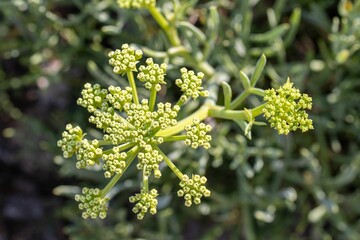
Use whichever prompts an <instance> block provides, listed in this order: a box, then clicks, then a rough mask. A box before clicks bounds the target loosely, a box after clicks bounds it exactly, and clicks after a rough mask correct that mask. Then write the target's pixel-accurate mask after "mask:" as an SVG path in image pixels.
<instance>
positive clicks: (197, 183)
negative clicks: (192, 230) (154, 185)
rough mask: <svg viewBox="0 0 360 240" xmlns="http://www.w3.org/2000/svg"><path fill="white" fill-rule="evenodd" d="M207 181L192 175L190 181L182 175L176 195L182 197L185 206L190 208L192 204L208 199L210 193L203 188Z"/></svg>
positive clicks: (202, 177) (204, 178)
mask: <svg viewBox="0 0 360 240" xmlns="http://www.w3.org/2000/svg"><path fill="white" fill-rule="evenodd" d="M206 181H207V179H206V177H204V176H199V175H192V177H191V179H190V178H189V177H188V176H187V175H183V177H182V181H181V182H180V184H179V185H180V187H181V188H182V189H180V190H179V191H178V192H177V194H178V196H179V197H184V199H185V206H187V207H190V206H191V205H192V203H193V202H194V203H195V204H200V203H201V198H202V197H203V196H204V197H209V196H210V194H211V192H210V190H209V189H207V188H206V187H205V183H206Z"/></svg>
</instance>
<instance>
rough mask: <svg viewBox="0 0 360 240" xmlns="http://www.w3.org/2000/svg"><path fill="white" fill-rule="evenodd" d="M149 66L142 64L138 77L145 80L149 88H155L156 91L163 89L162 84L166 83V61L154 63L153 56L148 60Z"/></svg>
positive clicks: (142, 80)
mask: <svg viewBox="0 0 360 240" xmlns="http://www.w3.org/2000/svg"><path fill="white" fill-rule="evenodd" d="M146 64H147V66H146V67H145V66H143V65H142V66H140V67H139V71H140V73H139V74H138V75H137V78H138V79H139V80H140V81H141V82H144V83H145V84H144V86H145V88H147V89H149V90H150V89H151V88H153V87H154V88H155V90H156V91H160V90H161V85H160V84H166V82H165V73H166V68H167V65H166V64H165V63H163V64H161V65H159V64H154V62H153V59H152V58H148V59H147V60H146Z"/></svg>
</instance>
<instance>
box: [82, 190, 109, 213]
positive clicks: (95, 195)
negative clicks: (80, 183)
mask: <svg viewBox="0 0 360 240" xmlns="http://www.w3.org/2000/svg"><path fill="white" fill-rule="evenodd" d="M108 200H109V199H107V198H103V197H102V196H101V191H100V189H98V188H87V187H85V188H83V189H82V195H81V194H76V195H75V201H77V202H79V209H80V210H82V211H83V213H82V217H83V218H85V219H86V218H89V217H90V218H93V219H95V218H97V217H100V218H101V219H104V218H106V214H107V207H106V204H107V202H108Z"/></svg>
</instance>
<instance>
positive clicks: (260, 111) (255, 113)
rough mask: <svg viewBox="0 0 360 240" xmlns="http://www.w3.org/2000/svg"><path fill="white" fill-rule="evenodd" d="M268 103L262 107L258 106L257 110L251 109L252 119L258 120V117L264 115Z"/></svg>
mask: <svg viewBox="0 0 360 240" xmlns="http://www.w3.org/2000/svg"><path fill="white" fill-rule="evenodd" d="M265 105H266V103H264V104H261V105H260V106H257V107H256V108H253V109H251V113H252V117H253V118H256V117H257V116H259V115H261V114H262V113H263V109H264V107H265Z"/></svg>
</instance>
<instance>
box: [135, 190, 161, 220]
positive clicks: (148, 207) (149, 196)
mask: <svg viewBox="0 0 360 240" xmlns="http://www.w3.org/2000/svg"><path fill="white" fill-rule="evenodd" d="M157 195H158V193H157V191H156V189H151V191H146V190H145V189H142V190H141V192H140V193H137V194H136V195H135V196H131V197H130V198H129V202H131V203H136V204H135V206H134V207H133V209H132V211H133V212H134V213H135V214H137V218H138V219H139V220H141V219H143V218H144V215H145V213H147V212H148V211H149V212H150V213H151V214H152V215H154V214H156V212H157V210H156V207H157V204H158V201H157V199H156V196H157Z"/></svg>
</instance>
